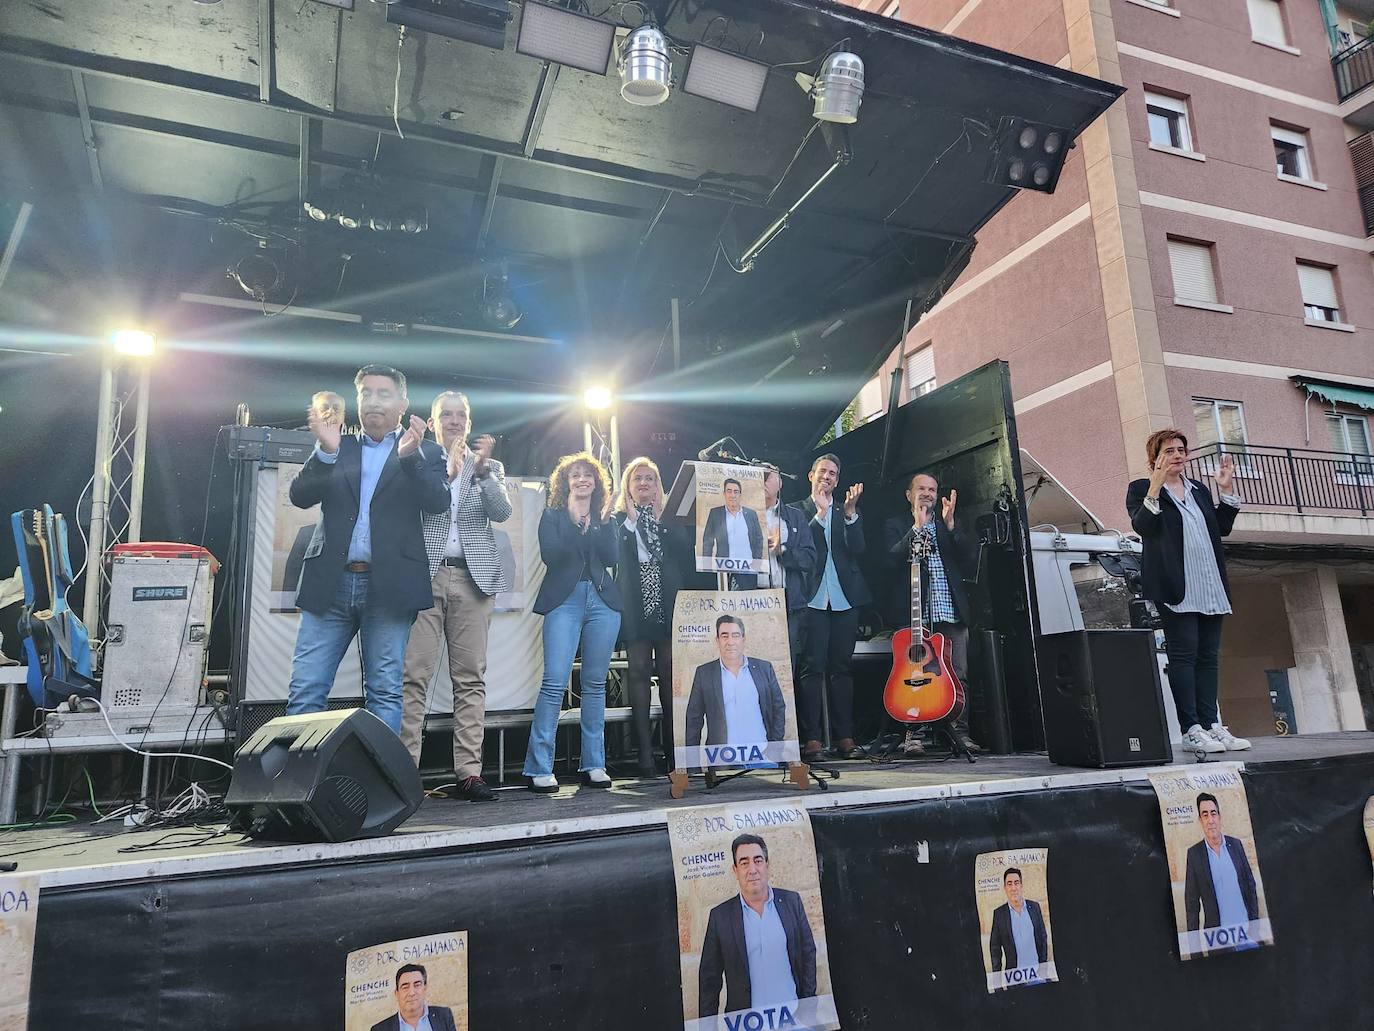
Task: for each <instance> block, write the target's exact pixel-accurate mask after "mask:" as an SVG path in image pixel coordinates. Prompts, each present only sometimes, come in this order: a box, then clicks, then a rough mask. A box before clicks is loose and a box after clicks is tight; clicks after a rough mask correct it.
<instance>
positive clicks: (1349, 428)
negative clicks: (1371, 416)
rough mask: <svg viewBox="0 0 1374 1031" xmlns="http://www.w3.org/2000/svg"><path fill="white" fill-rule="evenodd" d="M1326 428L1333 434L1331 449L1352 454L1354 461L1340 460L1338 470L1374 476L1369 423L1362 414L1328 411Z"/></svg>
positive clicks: (1347, 474)
mask: <svg viewBox="0 0 1374 1031" xmlns="http://www.w3.org/2000/svg"><path fill="white" fill-rule="evenodd" d="M1326 428H1327V430H1328V432H1329V433H1330V435H1331V450H1332V451H1338V452H1340V453H1341V454H1343V455H1350V456H1351V457H1352V458H1354V461H1353V462H1338V463H1337V464H1336V472H1337V473H1343V474H1344V475H1346V476H1360V477H1362V478H1363V477H1369V476H1374V458H1371V450H1370V447H1369V424H1368V423H1367V422H1365V419H1364V416H1362V415H1341V414H1339V413H1336V412H1328V413H1327V415H1326Z"/></svg>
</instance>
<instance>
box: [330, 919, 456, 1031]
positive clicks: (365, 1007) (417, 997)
mask: <svg viewBox="0 0 1374 1031" xmlns="http://www.w3.org/2000/svg"><path fill="white" fill-rule="evenodd" d="M426 1016H427V1017H428V1018H429V1027H430V1031H467V1028H468V932H467V931H448V932H446V933H444V934H431V935H428V936H426V937H424V938H403V939H402V940H401V941H394V942H385V943H383V944H381V945H373V946H371V947H369V948H366V949H358V950H357V951H355V952H350V953H349V954H348V973H347V977H346V983H345V985H344V1031H403V1025H402V1023H401V1021H402V1020H404V1022H405V1025H407V1026H409V1027H418V1026H420V1021H421V1018H423V1017H426Z"/></svg>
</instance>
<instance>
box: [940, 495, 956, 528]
mask: <svg viewBox="0 0 1374 1031" xmlns="http://www.w3.org/2000/svg"><path fill="white" fill-rule="evenodd" d="M958 503H959V492H958V491H957V490H951V491H950V492H949V497H947V498H945V500H944V501H942V502H940V518H941V519H943V520H944V521H945V526H946V527H947V528H948V529H949V532H950V533H953V532H954V506H955V505H957V504H958Z"/></svg>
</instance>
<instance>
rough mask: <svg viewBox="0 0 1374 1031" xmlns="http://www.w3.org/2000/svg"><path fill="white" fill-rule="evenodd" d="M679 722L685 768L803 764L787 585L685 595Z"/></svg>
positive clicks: (676, 729) (677, 670) (678, 634)
mask: <svg viewBox="0 0 1374 1031" xmlns="http://www.w3.org/2000/svg"><path fill="white" fill-rule="evenodd" d="M672 720H673V740H674V741H675V742H677V744H676V746H675V748H674V758H675V760H676V765H677V767H678V769H707V768H717V769H718V768H720V767H731V766H743V767H767V766H776V765H777V764H779V763H793V762H798V761H800V759H801V749H800V747H799V746H798V744H797V705H796V701H795V699H794V697H793V692H792V659H791V653H790V651H789V649H788V644H787V603H786V600H785V599H784V597H783V592H782V590H780V589H774V590H766V591H733V592H731V591H679V592H678V596H677V604H676V606H675V607H674V610H673V712H672Z"/></svg>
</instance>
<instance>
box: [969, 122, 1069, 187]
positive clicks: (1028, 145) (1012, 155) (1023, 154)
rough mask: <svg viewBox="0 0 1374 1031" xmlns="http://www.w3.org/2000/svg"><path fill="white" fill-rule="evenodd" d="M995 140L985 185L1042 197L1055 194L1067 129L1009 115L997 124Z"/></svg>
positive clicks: (1061, 166) (1062, 167)
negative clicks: (1020, 190) (1009, 188)
mask: <svg viewBox="0 0 1374 1031" xmlns="http://www.w3.org/2000/svg"><path fill="white" fill-rule="evenodd" d="M995 139H996V144H995V146H994V148H993V152H992V157H991V160H990V162H989V164H988V172H987V176H986V181H987V182H990V183H995V184H996V185H998V186H1015V187H1016V188H1018V189H1024V190H1039V191H1041V192H1043V193H1052V192H1053V191H1054V188H1055V185H1056V184H1057V183H1058V182H1059V174H1060V173H1061V172H1062V171H1063V170H1064V158H1065V157H1066V147H1065V144H1066V142H1067V140H1068V139H1069V131H1068V130H1067V129H1062V128H1060V127H1059V126H1055V125H1045V124H1044V123H1041V122H1029V121H1027V120H1026V119H1024V118H1013V117H1011V116H1010V115H1008V116H1006V117H1004V118H1003V119H1002V120H1001V121H1000V122H999V123H998V127H997V135H996V138H995Z"/></svg>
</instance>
